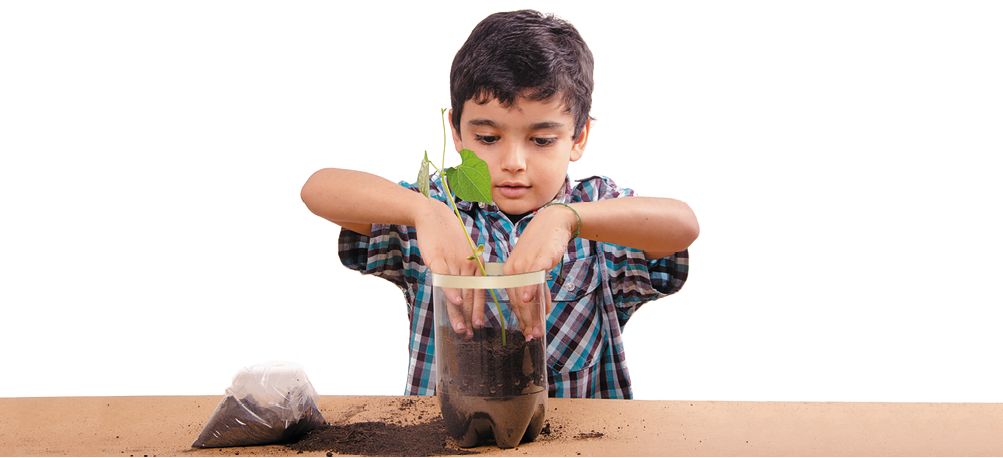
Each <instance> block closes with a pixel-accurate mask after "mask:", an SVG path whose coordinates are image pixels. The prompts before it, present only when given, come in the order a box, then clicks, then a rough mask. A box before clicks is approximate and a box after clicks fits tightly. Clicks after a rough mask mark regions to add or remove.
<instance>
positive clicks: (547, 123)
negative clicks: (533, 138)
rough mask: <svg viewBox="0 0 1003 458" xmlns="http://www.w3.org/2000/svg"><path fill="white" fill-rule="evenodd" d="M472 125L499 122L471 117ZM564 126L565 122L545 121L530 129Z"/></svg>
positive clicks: (492, 125)
mask: <svg viewBox="0 0 1003 458" xmlns="http://www.w3.org/2000/svg"><path fill="white" fill-rule="evenodd" d="M467 124H470V125H471V126H487V127H498V124H497V123H496V122H494V121H492V120H490V119H471V120H470V121H468V122H467ZM561 127H564V123H560V122H556V121H544V122H538V123H535V124H530V126H529V129H530V130H540V129H557V128H561Z"/></svg>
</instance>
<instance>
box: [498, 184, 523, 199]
mask: <svg viewBox="0 0 1003 458" xmlns="http://www.w3.org/2000/svg"><path fill="white" fill-rule="evenodd" d="M495 187H496V188H498V192H499V193H501V195H503V196H505V197H508V198H510V199H514V198H517V197H520V196H522V195H523V194H526V191H529V186H526V185H524V184H521V183H512V182H507V181H506V182H504V183H501V184H499V185H497V186H495Z"/></svg>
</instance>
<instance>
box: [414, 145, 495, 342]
mask: <svg viewBox="0 0 1003 458" xmlns="http://www.w3.org/2000/svg"><path fill="white" fill-rule="evenodd" d="M432 167H434V168H435V171H436V172H438V174H439V177H440V178H441V179H442V187H443V188H444V189H445V190H446V199H447V200H449V206H450V207H452V208H453V214H454V215H456V220H457V221H459V222H460V226H461V227H462V226H463V219H462V218H460V210H459V209H458V208H456V202H455V201H454V199H453V192H452V191H450V190H449V183H448V181H449V180H447V179H446V176H445V175H444V174H443V173H442V171H441V170H439V168H438V167H435V164H432ZM464 232H466V230H464ZM467 244H468V245H470V252H471V253H473V254H474V256H473V257H474V260H476V261H477V266H478V267H480V268H481V274H482V275H484V276H485V277H487V276H488V272H487V270H485V268H484V261H483V260H482V259H481V257H480V256H478V255H477V248H475V247H474V241H473V240H472V239H471V238H470V236H469V235H468V236H467ZM488 292H490V293H491V298H492V299H494V301H495V309H496V310H498V320H499V321H500V322H501V335H502V345H505V316H504V315H502V309H501V304H499V303H498V296H496V295H495V290H493V289H488Z"/></svg>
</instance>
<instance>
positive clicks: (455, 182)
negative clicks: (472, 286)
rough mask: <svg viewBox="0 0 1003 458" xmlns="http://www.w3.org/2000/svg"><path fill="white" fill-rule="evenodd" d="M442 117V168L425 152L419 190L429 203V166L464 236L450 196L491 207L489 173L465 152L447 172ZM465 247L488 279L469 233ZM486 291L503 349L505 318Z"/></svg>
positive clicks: (481, 162) (481, 249)
mask: <svg viewBox="0 0 1003 458" xmlns="http://www.w3.org/2000/svg"><path fill="white" fill-rule="evenodd" d="M445 114H446V109H445V108H443V109H442V112H441V113H439V115H440V117H442V168H441V169H440V168H439V167H436V166H435V164H433V163H432V162H431V161H429V160H428V151H425V158H424V159H422V161H421V168H420V169H418V190H419V191H421V193H422V194H424V195H425V197H427V198H429V199H431V196H430V195H429V190H428V189H429V184H430V182H431V179H430V178H429V169H428V167H429V166H432V168H434V169H435V170H436V172H439V176H440V177H441V178H442V187H443V189H444V190H445V191H446V201H447V202H449V205H450V207H452V209H453V214H455V215H456V221H458V222H459V223H460V227H462V228H463V231H464V232H465V233H466V230H467V229H466V227H465V226H464V225H463V219H462V218H460V211H459V210H458V209H457V208H456V202H455V201H454V199H453V192H454V190H455V192H456V196H457V197H459V198H461V199H463V200H466V201H468V202H482V203H485V204H491V203H492V202H491V172H490V170H488V163H487V162H484V160H483V159H481V158H479V157H477V155H476V154H474V152H473V151H471V150H468V149H464V150H462V151H460V165H458V166H456V167H449V168H446V118H445ZM451 186H452V188H451ZM467 243H468V244H470V252H471V253H472V254H471V255H470V256H467V259H468V260H476V261H477V266H478V267H480V269H481V274H483V275H484V276H487V275H488V273H487V271H486V270H484V261H483V260H482V259H481V254H482V253H484V245H477V246H476V247H475V246H474V242H473V240H472V239H471V237H470V234H469V233H468V234H467ZM488 291H490V292H491V298H492V299H494V301H495V308H496V309H497V310H498V319H499V320H501V329H502V333H501V335H502V345H505V332H504V329H505V317H504V316H503V315H502V310H501V305H500V304H499V303H498V297H497V296H495V292H494V290H490V289H489V290H488Z"/></svg>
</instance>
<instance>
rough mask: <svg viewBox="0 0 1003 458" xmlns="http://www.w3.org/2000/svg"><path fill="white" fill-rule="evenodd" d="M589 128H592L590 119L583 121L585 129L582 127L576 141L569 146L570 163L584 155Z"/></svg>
mask: <svg viewBox="0 0 1003 458" xmlns="http://www.w3.org/2000/svg"><path fill="white" fill-rule="evenodd" d="M590 127H592V120H591V119H589V120H587V121H585V127H582V132H581V133H580V134H578V139H577V140H575V142H574V143H572V144H571V162H575V161H577V160H579V159H581V158H582V155H583V154H585V144H586V143H588V142H589V128H590Z"/></svg>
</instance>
